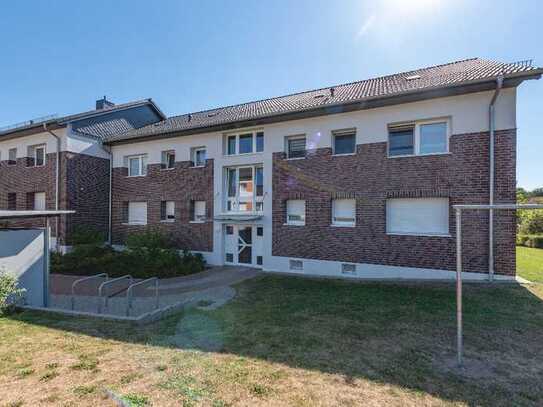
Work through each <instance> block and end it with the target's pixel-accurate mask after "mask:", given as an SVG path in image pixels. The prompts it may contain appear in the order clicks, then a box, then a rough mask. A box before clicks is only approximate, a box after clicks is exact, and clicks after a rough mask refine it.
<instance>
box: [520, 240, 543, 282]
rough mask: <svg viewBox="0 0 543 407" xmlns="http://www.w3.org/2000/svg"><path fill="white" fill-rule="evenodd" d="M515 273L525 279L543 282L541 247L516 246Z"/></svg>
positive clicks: (542, 254) (542, 252)
mask: <svg viewBox="0 0 543 407" xmlns="http://www.w3.org/2000/svg"><path fill="white" fill-rule="evenodd" d="M517 273H518V275H520V276H521V277H523V278H525V279H527V280H530V281H533V282H537V283H543V249H532V248H530V247H523V246H517Z"/></svg>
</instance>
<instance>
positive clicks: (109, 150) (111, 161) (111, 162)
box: [102, 145, 113, 246]
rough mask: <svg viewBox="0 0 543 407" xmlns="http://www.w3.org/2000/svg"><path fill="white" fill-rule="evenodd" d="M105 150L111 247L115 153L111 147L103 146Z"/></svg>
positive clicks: (110, 240)
mask: <svg viewBox="0 0 543 407" xmlns="http://www.w3.org/2000/svg"><path fill="white" fill-rule="evenodd" d="M102 147H103V148H104V150H105V151H106V152H107V153H108V154H109V196H108V198H109V204H108V226H107V243H108V245H109V246H111V243H112V241H113V237H112V230H111V229H112V221H111V213H112V212H113V198H112V196H111V192H112V190H113V187H112V186H113V152H112V149H111V147H110V146H104V145H102Z"/></svg>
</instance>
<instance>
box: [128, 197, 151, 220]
mask: <svg viewBox="0 0 543 407" xmlns="http://www.w3.org/2000/svg"><path fill="white" fill-rule="evenodd" d="M128 224H130V225H147V202H128Z"/></svg>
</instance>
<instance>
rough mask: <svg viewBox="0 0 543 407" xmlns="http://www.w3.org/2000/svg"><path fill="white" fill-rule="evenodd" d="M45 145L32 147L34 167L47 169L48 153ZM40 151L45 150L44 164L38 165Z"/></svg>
mask: <svg viewBox="0 0 543 407" xmlns="http://www.w3.org/2000/svg"><path fill="white" fill-rule="evenodd" d="M45 147H46V146H45V144H39V145H37V146H32V147H31V148H32V158H33V159H34V165H32V167H45V165H46V163H47V154H46V153H47V152H46V148H45ZM38 150H43V163H42V164H40V165H38Z"/></svg>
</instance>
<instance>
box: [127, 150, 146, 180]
mask: <svg viewBox="0 0 543 407" xmlns="http://www.w3.org/2000/svg"><path fill="white" fill-rule="evenodd" d="M126 160H127V163H128V176H129V177H141V176H144V175H147V155H145V154H142V155H134V156H131V157H127V158H126Z"/></svg>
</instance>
